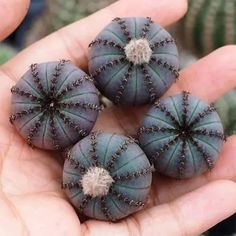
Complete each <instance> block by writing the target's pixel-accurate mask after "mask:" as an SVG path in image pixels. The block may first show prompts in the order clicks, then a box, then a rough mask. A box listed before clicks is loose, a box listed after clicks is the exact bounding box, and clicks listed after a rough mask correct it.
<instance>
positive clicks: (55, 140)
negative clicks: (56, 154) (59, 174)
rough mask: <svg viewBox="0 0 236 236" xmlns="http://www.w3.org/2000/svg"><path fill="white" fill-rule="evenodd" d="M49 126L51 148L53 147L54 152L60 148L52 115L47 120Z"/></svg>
mask: <svg viewBox="0 0 236 236" xmlns="http://www.w3.org/2000/svg"><path fill="white" fill-rule="evenodd" d="M49 125H50V128H51V134H52V137H53V146H54V147H55V150H60V149H61V146H60V144H59V140H58V134H57V130H56V127H55V122H54V118H53V115H51V116H50V118H49Z"/></svg>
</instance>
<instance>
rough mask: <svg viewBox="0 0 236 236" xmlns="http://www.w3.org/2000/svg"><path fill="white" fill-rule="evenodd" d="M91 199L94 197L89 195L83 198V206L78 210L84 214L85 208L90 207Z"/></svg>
mask: <svg viewBox="0 0 236 236" xmlns="http://www.w3.org/2000/svg"><path fill="white" fill-rule="evenodd" d="M91 198H92V197H91V196H89V195H86V196H85V197H84V198H83V200H82V203H81V205H80V206H79V207H78V209H79V211H80V212H83V210H84V208H85V207H86V206H87V205H88V202H89V200H90V199H91Z"/></svg>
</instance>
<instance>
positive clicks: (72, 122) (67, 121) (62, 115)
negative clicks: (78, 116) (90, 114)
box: [57, 111, 87, 137]
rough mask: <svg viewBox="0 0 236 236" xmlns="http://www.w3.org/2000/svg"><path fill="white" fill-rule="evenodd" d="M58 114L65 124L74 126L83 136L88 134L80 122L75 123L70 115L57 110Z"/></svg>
mask: <svg viewBox="0 0 236 236" xmlns="http://www.w3.org/2000/svg"><path fill="white" fill-rule="evenodd" d="M57 114H58V115H59V117H60V118H61V119H62V121H63V122H64V124H66V125H68V126H69V127H71V128H73V129H74V130H75V131H76V132H77V133H78V134H79V135H80V136H81V137H85V136H87V131H86V130H84V129H82V128H81V127H80V124H78V123H75V122H74V121H72V119H71V118H70V117H68V116H66V115H65V114H64V113H62V112H60V111H57Z"/></svg>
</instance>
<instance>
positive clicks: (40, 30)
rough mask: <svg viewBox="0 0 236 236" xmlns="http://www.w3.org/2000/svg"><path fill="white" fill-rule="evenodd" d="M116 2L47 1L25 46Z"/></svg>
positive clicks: (95, 0)
mask: <svg viewBox="0 0 236 236" xmlns="http://www.w3.org/2000/svg"><path fill="white" fill-rule="evenodd" d="M115 1H116V0H90V1H88V0H66V1H65V0H53V1H48V6H47V10H46V11H45V13H44V14H43V16H42V17H41V19H40V20H38V21H37V22H36V24H34V26H33V27H32V29H31V31H30V33H29V34H28V37H27V42H26V44H28V45H29V44H31V43H33V42H34V41H37V40H38V39H40V38H42V37H43V36H45V35H48V34H49V33H51V32H54V31H55V30H58V29H59V28H62V27H63V26H65V25H68V24H70V23H72V22H74V21H77V20H79V19H81V18H83V17H85V16H88V15H90V14H92V13H94V12H96V11H98V10H100V9H102V8H104V7H106V6H108V5H109V4H111V3H113V2H115Z"/></svg>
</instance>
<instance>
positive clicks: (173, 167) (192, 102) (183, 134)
mask: <svg viewBox="0 0 236 236" xmlns="http://www.w3.org/2000/svg"><path fill="white" fill-rule="evenodd" d="M138 136H139V141H140V144H141V148H143V150H144V152H145V153H146V154H147V156H148V158H149V159H150V161H151V162H152V163H153V164H154V166H155V168H156V170H157V171H158V172H160V173H162V174H164V175H167V176H170V177H174V178H190V177H193V176H197V175H200V174H201V173H203V172H205V171H207V170H208V169H212V167H213V165H214V163H215V161H216V159H217V157H218V155H219V152H220V149H221V146H222V143H223V140H224V134H223V127H222V124H221V121H220V118H219V116H218V114H217V113H216V111H215V109H214V108H213V107H212V106H210V105H208V104H207V103H206V102H204V101H202V100H200V99H198V98H196V97H194V96H192V95H190V94H189V93H187V92H183V93H181V94H178V95H176V96H172V97H168V98H165V99H163V100H160V101H157V102H156V103H155V104H154V105H153V106H152V107H151V109H150V110H149V111H148V112H147V114H146V115H145V118H144V120H143V123H142V126H141V128H140V129H139V132H138Z"/></svg>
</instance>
